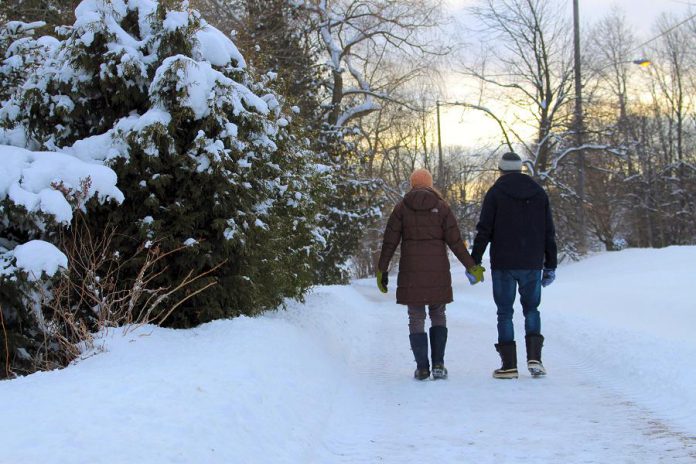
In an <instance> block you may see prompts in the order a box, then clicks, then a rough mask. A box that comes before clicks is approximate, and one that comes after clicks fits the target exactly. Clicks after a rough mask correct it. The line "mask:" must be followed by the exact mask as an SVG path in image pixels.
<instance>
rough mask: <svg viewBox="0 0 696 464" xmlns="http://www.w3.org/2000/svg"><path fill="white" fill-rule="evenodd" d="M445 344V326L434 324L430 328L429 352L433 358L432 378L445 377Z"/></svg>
mask: <svg viewBox="0 0 696 464" xmlns="http://www.w3.org/2000/svg"><path fill="white" fill-rule="evenodd" d="M445 346H447V327H443V326H441V325H436V326H434V327H431V328H430V353H431V356H432V360H433V379H435V380H438V379H446V378H447V368H446V367H445Z"/></svg>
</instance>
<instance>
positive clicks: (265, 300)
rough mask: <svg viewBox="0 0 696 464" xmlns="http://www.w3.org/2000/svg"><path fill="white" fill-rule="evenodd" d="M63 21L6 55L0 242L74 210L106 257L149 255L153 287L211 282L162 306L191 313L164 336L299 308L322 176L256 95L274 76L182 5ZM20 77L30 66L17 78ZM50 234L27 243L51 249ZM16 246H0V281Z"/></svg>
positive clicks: (110, 10) (137, 3) (320, 234)
mask: <svg viewBox="0 0 696 464" xmlns="http://www.w3.org/2000/svg"><path fill="white" fill-rule="evenodd" d="M76 18H77V19H76V22H75V24H74V25H73V26H70V27H67V26H66V27H62V28H60V30H59V31H58V32H59V33H58V35H57V37H53V38H47V37H41V38H34V37H33V36H31V34H29V33H28V32H27V33H24V34H23V35H24V36H23V37H21V38H17V39H16V40H15V41H14V42H11V43H9V44H6V45H5V49H4V51H5V56H6V59H5V61H4V62H3V64H2V66H0V80H6V81H7V82H8V83H9V82H10V80H11V82H12V84H11V87H8V93H7V96H6V101H4V102H3V103H2V108H1V109H0V143H5V144H11V145H15V146H17V147H21V148H24V149H26V150H21V149H20V148H12V149H10V148H4V149H3V150H2V151H0V160H2V163H0V165H3V164H7V165H13V163H15V164H16V166H17V167H16V168H12V167H10V168H8V169H10V170H11V173H10V174H11V175H9V177H8V179H10V180H8V181H7V186H6V187H3V188H4V189H6V192H5V193H4V195H5V199H6V203H7V204H8V205H9V207H8V209H7V210H6V211H7V212H6V213H3V214H5V216H3V218H6V219H4V220H3V225H0V227H4V229H2V233H0V235H2V236H4V235H5V234H6V232H7V231H8V230H14V229H17V228H18V229H21V230H25V229H27V228H28V226H25V225H24V224H30V225H31V227H33V228H34V230H38V231H41V230H42V227H43V226H44V225H45V224H48V222H46V221H47V218H51V220H52V221H53V222H52V224H53V225H54V226H55V227H60V225H67V224H69V223H70V221H71V218H72V216H71V211H72V210H71V208H82V209H83V210H84V211H85V212H86V213H87V214H86V216H85V217H86V220H87V221H88V222H89V226H90V228H91V229H92V231H93V232H94V234H93V236H98V235H99V233H100V231H101V230H102V229H103V228H104V226H105V224H107V223H109V224H112V225H113V226H114V227H116V229H117V234H116V235H115V236H114V239H113V240H112V241H110V242H109V243H110V245H111V246H112V247H113V250H106V251H108V252H113V253H117V254H119V255H122V256H133V254H134V253H133V252H134V250H136V249H139V247H142V246H143V244H146V245H148V246H149V245H150V244H156V245H157V247H159V248H160V249H161V250H163V253H165V258H163V259H162V261H161V266H160V267H159V271H161V274H158V276H157V278H156V279H154V280H153V281H152V282H151V284H152V285H153V286H156V287H170V286H172V285H175V284H176V283H177V282H179V281H180V280H181V279H182V277H183V276H187V275H200V274H204V273H206V272H208V271H210V270H211V269H216V271H215V272H214V273H213V274H210V275H206V276H205V278H202V279H200V280H198V281H196V285H193V286H192V287H190V288H187V289H186V291H185V292H184V291H182V292H180V294H177V295H176V297H175V298H174V299H173V300H172V301H171V302H170V306H171V304H174V303H175V302H176V301H177V299H182V298H184V297H186V298H190V299H188V300H187V301H186V304H184V305H182V306H180V307H178V309H177V311H176V312H174V313H173V314H172V315H171V317H169V319H168V320H167V323H168V324H171V325H176V326H189V325H192V324H197V323H200V322H204V321H208V320H211V319H214V318H220V317H230V316H235V315H238V314H254V313H256V312H258V311H261V310H264V309H268V308H274V307H277V306H278V305H279V304H281V303H282V301H283V299H284V298H287V297H301V296H302V295H303V294H304V292H305V291H306V289H307V288H308V287H309V285H310V284H311V280H312V277H313V272H312V271H313V265H314V263H316V262H317V260H318V259H319V252H320V250H321V249H322V246H323V244H324V243H325V236H324V234H325V231H324V230H323V229H322V228H320V227H319V226H318V223H317V221H318V218H319V217H320V214H318V211H319V208H320V206H321V205H319V204H318V203H317V201H316V198H315V196H314V195H313V192H315V191H329V190H330V188H329V187H330V184H331V170H330V169H327V167H326V166H325V165H323V164H322V163H320V162H319V161H318V158H317V156H316V155H315V154H314V153H313V152H312V151H310V150H308V149H307V142H306V141H303V140H302V137H301V135H298V133H296V132H295V131H296V129H295V128H294V127H293V121H292V119H293V118H292V111H286V110H285V108H284V104H283V98H282V96H280V95H277V94H276V93H274V92H273V91H272V90H271V89H270V87H269V82H272V80H273V79H274V77H275V76H274V75H273V74H269V75H257V74H256V73H255V72H254V71H253V70H251V69H249V68H248V67H247V65H246V62H245V60H244V58H243V57H242V55H241V54H240V52H239V50H238V49H237V47H236V46H235V45H234V43H233V42H232V41H231V40H230V39H229V38H228V37H227V36H225V35H224V34H223V33H221V32H220V31H219V30H218V29H216V28H214V27H212V26H210V25H209V24H207V23H206V22H205V20H203V18H202V17H201V16H200V14H199V13H198V12H196V11H195V10H192V9H191V8H190V6H189V4H188V2H187V1H185V0H167V1H156V0H84V1H83V2H82V3H81V4H80V5H79V6H78V7H77V10H76ZM13 27H16V26H13ZM23 28H24V29H22V28H20V29H22V30H25V29H26V31H29V30H30V29H32V28H31V27H29V26H23ZM10 29H11V28H10V27H9V26H6V30H10ZM15 35H17V34H15ZM20 35H21V34H20ZM0 37H1V36H0ZM20 41H21V42H20ZM22 44H23V45H22ZM36 56H40V59H37V58H36ZM21 63H30V64H31V66H25V67H24V68H21V69H23V70H24V73H19V72H18V70H19V69H20V67H18V66H19V64H21ZM10 76H12V78H11V79H10ZM28 150H31V151H28ZM6 160H14V161H11V162H7V161H6ZM0 169H4V167H0ZM12 169H14V170H12ZM86 177H88V178H89V179H90V181H91V183H90V184H88V188H86V192H85V194H84V195H83V198H82V197H81V198H82V200H81V201H80V202H79V203H80V204H72V203H71V201H73V200H71V198H73V197H72V196H71V194H70V192H71V191H72V189H78V190H79V187H80V185H81V184H80V182H81V181H82V180H83V179H84V178H86ZM2 185H3V186H4V185H5V177H4V175H3V183H2ZM90 199H91V200H90ZM87 200H90V201H87ZM110 200H115V202H114V201H110ZM73 203H74V201H73ZM116 203H120V206H118V207H115V206H114V204H116ZM10 213H11V214H10ZM53 230H55V229H52V228H51V227H49V228H46V230H45V232H46V234H48V235H47V237H44V236H37V237H31V238H32V239H38V240H48V241H50V237H51V233H52V231H53ZM39 235H41V234H39ZM22 243H23V242H22V241H21V240H17V239H16V238H10V239H8V240H7V243H5V244H2V243H0V245H2V246H5V256H6V258H7V259H5V261H4V262H5V263H11V264H8V265H7V267H6V268H7V269H8V274H9V273H10V266H15V267H16V265H17V262H18V257H17V253H16V251H15V250H16V247H17V245H21V244H22ZM56 245H60V244H56ZM20 250H21V248H20ZM170 252H171V253H170ZM51 253H52V254H53V257H54V258H56V259H54V260H51V261H50V262H46V263H43V264H42V266H39V267H42V268H46V269H42V270H47V269H48V270H52V269H53V268H51V267H50V266H49V264H51V263H54V264H55V263H58V264H59V265H60V266H62V265H63V264H64V261H61V260H60V259H58V258H60V256H59V255H58V254H57V253H53V252H51ZM36 264H37V265H38V264H40V263H36ZM131 264H132V265H131V267H128V266H127V265H126V266H125V267H124V268H123V272H124V275H123V276H122V281H123V282H124V285H127V284H128V283H129V282H132V281H133V279H134V275H135V274H136V273H137V270H138V265H139V263H138V262H137V260H136V261H134V262H132V263H131ZM67 265H68V267H70V266H71V263H70V262H68V263H67ZM218 266H219V267H218ZM39 267H37V268H36V269H38V268H39ZM213 282H216V283H217V285H215V286H213V287H209V285H210V284H211V283H213ZM5 284H7V281H5ZM0 285H2V282H0ZM202 289H206V290H205V291H201V293H198V292H199V290H202ZM163 306H164V305H163ZM163 309H164V308H163Z"/></svg>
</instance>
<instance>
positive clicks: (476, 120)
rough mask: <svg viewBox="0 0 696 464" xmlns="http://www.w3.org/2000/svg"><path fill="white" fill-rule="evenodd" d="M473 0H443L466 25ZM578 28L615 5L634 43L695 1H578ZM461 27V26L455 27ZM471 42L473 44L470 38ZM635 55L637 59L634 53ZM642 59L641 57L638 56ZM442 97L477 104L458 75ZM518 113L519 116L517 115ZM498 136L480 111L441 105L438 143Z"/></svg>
mask: <svg viewBox="0 0 696 464" xmlns="http://www.w3.org/2000/svg"><path fill="white" fill-rule="evenodd" d="M567 2H568V15H569V17H571V15H572V0H567ZM477 3H478V2H477V0H447V4H448V9H449V11H450V12H451V14H452V16H453V18H454V20H455V21H456V22H457V23H458V24H467V21H469V20H470V15H469V14H468V13H467V7H469V6H472V5H475V4H477ZM579 6H580V16H581V28H583V27H587V26H589V25H591V24H592V23H594V22H596V21H597V20H599V19H601V18H602V17H603V16H605V15H606V14H608V13H609V12H610V11H611V10H612V8H617V7H618V8H619V9H620V10H621V11H623V13H625V16H626V19H627V21H628V22H629V24H630V25H631V26H632V28H633V30H634V32H635V35H636V40H637V45H638V44H640V43H643V42H645V41H647V40H649V39H651V38H653V37H654V36H655V35H656V34H657V33H656V32H655V31H654V30H653V26H654V23H655V20H656V19H657V18H658V17H659V16H660V14H662V13H668V14H674V15H676V16H683V15H685V14H686V13H687V12H689V11H693V12H695V13H696V0H692V2H689V1H687V0H613V1H612V0H580V4H579ZM459 29H461V28H459ZM472 43H475V41H474V40H472ZM636 58H639V57H638V56H637V57H636ZM640 58H642V57H640ZM442 100H445V101H457V100H460V101H469V102H471V101H472V100H474V101H473V102H474V103H477V101H476V100H478V94H477V92H476V83H475V82H471V81H468V79H467V78H465V77H463V76H459V75H456V74H454V75H451V76H450V77H449V78H448V79H447V83H446V85H445V90H443V95H442ZM481 103H482V105H483V106H488V107H491V109H494V110H495V111H496V114H498V115H499V116H500V117H505V116H507V117H509V118H510V119H512V118H514V115H513V114H511V111H510V110H509V111H506V109H505V108H503V107H497V108H496V107H495V103H494V102H486V101H483V102H481ZM518 116H519V115H518ZM515 129H516V130H518V131H519V132H520V133H521V134H523V135H525V136H529V137H532V136H533V131H532V130H530V128H528V127H525V126H524V125H516V126H515ZM501 139H502V135H501V134H500V130H499V129H498V126H497V125H496V124H495V123H494V122H493V121H491V120H490V118H488V117H486V116H485V114H484V113H482V112H478V111H474V110H465V109H462V108H459V107H449V108H446V107H445V108H443V111H442V142H443V145H445V146H446V145H464V146H476V147H480V146H482V144H484V143H491V144H493V145H495V144H496V143H497V142H498V141H499V140H501Z"/></svg>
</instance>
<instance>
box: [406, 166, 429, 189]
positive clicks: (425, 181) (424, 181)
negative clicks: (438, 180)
mask: <svg viewBox="0 0 696 464" xmlns="http://www.w3.org/2000/svg"><path fill="white" fill-rule="evenodd" d="M411 188H433V175H432V174H430V171H428V170H427V169H416V170H415V171H413V174H411Z"/></svg>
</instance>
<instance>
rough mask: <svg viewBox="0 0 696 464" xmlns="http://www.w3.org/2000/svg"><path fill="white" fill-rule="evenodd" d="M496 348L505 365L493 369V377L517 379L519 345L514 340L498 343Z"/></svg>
mask: <svg viewBox="0 0 696 464" xmlns="http://www.w3.org/2000/svg"><path fill="white" fill-rule="evenodd" d="M495 349H496V350H497V351H498V354H500V359H501V361H502V362H503V365H502V366H501V367H500V369H496V370H495V371H493V378H496V379H516V378H517V377H519V375H518V373H517V345H516V344H515V342H514V341H512V342H505V343H496V345H495Z"/></svg>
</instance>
